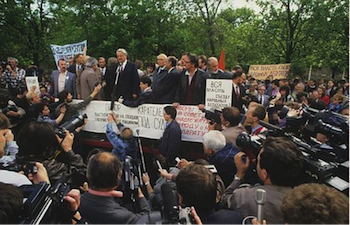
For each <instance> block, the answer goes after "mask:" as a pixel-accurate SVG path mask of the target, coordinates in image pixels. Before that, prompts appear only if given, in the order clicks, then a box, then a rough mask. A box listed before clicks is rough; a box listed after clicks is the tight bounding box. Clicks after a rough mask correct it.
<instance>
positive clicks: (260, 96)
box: [256, 84, 270, 108]
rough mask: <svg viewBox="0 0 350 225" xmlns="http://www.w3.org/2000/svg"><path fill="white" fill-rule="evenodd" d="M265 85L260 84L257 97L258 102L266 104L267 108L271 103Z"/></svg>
mask: <svg viewBox="0 0 350 225" xmlns="http://www.w3.org/2000/svg"><path fill="white" fill-rule="evenodd" d="M265 89H266V87H265V85H264V84H260V85H259V86H258V94H257V96H256V99H257V100H258V103H259V104H261V105H262V106H264V107H265V108H266V107H267V106H268V105H269V98H270V97H269V96H268V95H265Z"/></svg>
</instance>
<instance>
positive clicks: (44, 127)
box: [16, 121, 86, 188]
mask: <svg viewBox="0 0 350 225" xmlns="http://www.w3.org/2000/svg"><path fill="white" fill-rule="evenodd" d="M73 139H74V135H73V134H72V133H69V132H68V131H67V130H66V131H65V137H64V138H60V137H58V136H57V135H55V130H54V128H53V126H52V125H51V124H49V123H45V122H36V121H33V122H30V123H28V124H26V125H24V126H23V128H22V129H21V131H20V132H19V134H18V136H17V143H18V145H19V153H18V157H17V160H16V162H18V163H19V164H21V163H23V162H24V163H26V162H30V161H38V162H41V163H43V165H44V166H45V168H46V169H47V172H48V174H49V178H50V181H51V183H56V182H57V181H58V180H60V179H61V178H62V177H65V178H66V182H67V183H68V184H69V185H70V186H71V187H73V188H78V187H79V186H82V185H83V183H84V182H85V181H86V176H85V175H86V165H85V164H84V163H83V159H82V158H81V156H80V155H78V154H75V153H74V152H73V151H72V145H73Z"/></svg>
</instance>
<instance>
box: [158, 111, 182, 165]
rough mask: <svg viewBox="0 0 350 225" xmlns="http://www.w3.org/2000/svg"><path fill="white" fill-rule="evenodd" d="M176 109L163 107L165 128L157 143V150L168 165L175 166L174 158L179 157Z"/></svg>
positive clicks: (179, 131) (179, 137) (179, 135)
mask: <svg viewBox="0 0 350 225" xmlns="http://www.w3.org/2000/svg"><path fill="white" fill-rule="evenodd" d="M176 113H177V112H176V109H175V107H173V106H166V107H164V120H165V121H166V127H165V130H164V133H163V136H162V138H161V139H160V141H159V150H160V153H161V154H162V156H164V157H165V158H166V160H167V162H168V163H169V164H170V165H172V166H173V165H175V164H176V161H175V158H176V157H178V156H180V150H181V128H180V125H179V124H178V122H176V120H175V118H176Z"/></svg>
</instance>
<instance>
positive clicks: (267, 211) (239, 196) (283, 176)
mask: <svg viewBox="0 0 350 225" xmlns="http://www.w3.org/2000/svg"><path fill="white" fill-rule="evenodd" d="M244 155H245V154H244V153H243V152H240V153H238V154H237V155H236V156H235V164H236V168H237V174H236V175H235V177H234V181H233V182H232V183H231V184H230V186H229V187H228V188H227V189H226V190H225V194H224V195H223V200H222V203H223V204H224V205H225V206H226V207H228V208H230V209H233V210H238V211H239V212H241V213H242V214H243V215H244V216H248V215H253V216H257V213H258V212H257V208H258V207H257V203H256V200H255V197H254V196H255V193H256V191H257V189H263V190H265V192H266V203H265V207H264V211H263V214H262V218H263V219H265V220H267V221H268V222H269V223H272V224H275V223H279V224H282V223H284V221H283V218H282V212H281V205H282V199H283V197H284V196H286V195H287V194H288V193H289V192H290V191H291V190H292V187H294V186H296V185H298V179H300V177H301V175H302V174H303V172H305V171H304V156H303V154H302V153H301V151H300V149H298V147H297V146H296V145H295V144H294V143H293V142H292V141H290V140H288V139H286V138H282V137H277V138H275V137H268V138H267V139H266V140H265V141H264V143H263V146H262V149H261V150H260V153H259V155H258V157H257V166H256V168H257V173H258V176H259V178H260V179H261V181H262V182H263V184H264V185H255V186H250V187H242V188H240V187H239V186H240V185H241V184H242V182H243V179H244V178H245V173H246V171H247V169H248V167H249V163H250V160H249V158H248V157H247V158H246V159H245V162H244V161H243V160H242V156H244Z"/></svg>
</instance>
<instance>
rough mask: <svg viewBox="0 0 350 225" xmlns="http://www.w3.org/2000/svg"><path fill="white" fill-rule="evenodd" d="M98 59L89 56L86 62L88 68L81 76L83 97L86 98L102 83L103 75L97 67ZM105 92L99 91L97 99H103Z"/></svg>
mask: <svg viewBox="0 0 350 225" xmlns="http://www.w3.org/2000/svg"><path fill="white" fill-rule="evenodd" d="M97 63H98V62H97V60H96V59H95V58H93V57H90V58H88V60H87V62H86V69H85V70H84V71H83V72H82V74H81V77H80V84H81V97H82V99H86V98H87V97H89V96H90V94H91V93H92V92H93V91H94V89H95V87H96V86H97V85H98V84H101V77H100V73H99V71H98V67H97ZM102 93H103V92H99V93H98V94H97V95H96V97H95V99H96V100H103V96H102Z"/></svg>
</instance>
